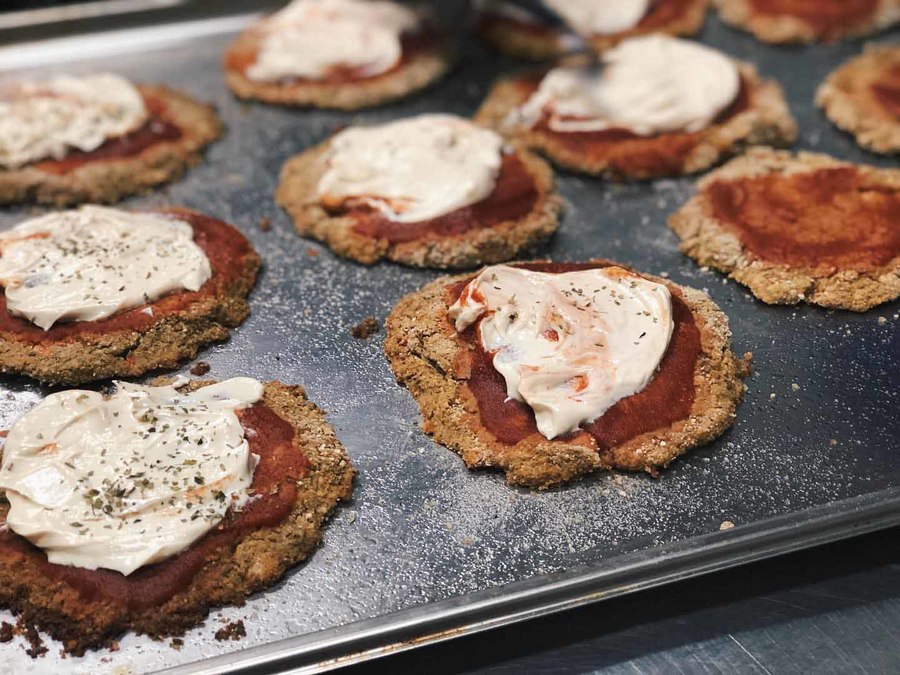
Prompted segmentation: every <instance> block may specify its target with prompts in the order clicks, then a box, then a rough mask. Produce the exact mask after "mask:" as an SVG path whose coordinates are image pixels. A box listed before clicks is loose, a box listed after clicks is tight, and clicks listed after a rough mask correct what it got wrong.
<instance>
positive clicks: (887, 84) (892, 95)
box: [872, 63, 900, 119]
mask: <svg viewBox="0 0 900 675" xmlns="http://www.w3.org/2000/svg"><path fill="white" fill-rule="evenodd" d="M872 93H874V94H875V98H877V99H878V102H879V103H880V104H881V105H882V107H883V108H884V109H885V110H886V111H887V112H888V113H889V114H890V115H893V116H894V117H896V118H898V119H900V63H897V64H895V65H893V66H891V67H890V68H888V69H887V70H885V72H884V73H882V75H881V77H880V78H879V79H878V81H877V82H875V83H874V84H873V85H872Z"/></svg>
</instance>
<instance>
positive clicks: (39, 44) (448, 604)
mask: <svg viewBox="0 0 900 675" xmlns="http://www.w3.org/2000/svg"><path fill="white" fill-rule="evenodd" d="M188 4H190V3H188ZM263 4H264V3H263V2H257V1H255V0H250V1H249V2H247V3H246V4H244V5H242V8H241V10H240V11H227V10H226V11H221V9H224V8H220V11H216V9H215V8H213V7H208V9H209V11H205V12H203V14H202V18H194V17H192V18H190V19H187V20H184V21H176V22H174V23H167V22H166V17H167V16H168V15H169V14H170V13H171V8H169V9H168V10H167V9H166V8H162V9H159V10H157V11H156V12H154V14H153V16H152V18H148V19H147V20H146V21H144V20H143V19H144V17H141V19H142V20H141V21H140V22H139V23H138V25H129V26H124V27H122V28H121V29H119V30H116V32H118V33H120V34H121V33H127V34H128V37H129V42H130V44H129V45H128V47H127V48H125V51H127V52H129V53H133V52H139V51H154V50H156V49H163V48H165V47H167V46H169V45H170V44H173V43H178V42H182V41H184V40H186V39H189V38H192V37H208V36H212V35H217V34H224V33H230V32H232V31H234V30H237V29H239V28H241V27H243V26H244V25H246V24H247V23H249V22H250V21H251V20H252V19H254V18H255V17H257V16H259V12H258V11H255V8H257V7H258V6H260V5H263ZM176 6H177V5H176ZM181 6H183V5H181ZM100 20H102V18H101V19H100ZM87 22H88V23H92V22H93V21H92V17H91V18H89V19H88V20H87ZM29 28H32V27H31V26H22V27H16V28H11V29H7V30H6V31H4V32H5V33H7V34H17V33H18V34H22V33H28V32H29ZM79 28H81V29H80V30H77V31H73V32H72V33H71V34H64V35H53V36H51V37H48V38H44V39H35V40H28V39H23V40H21V41H15V42H13V43H11V44H9V45H8V46H4V47H3V48H0V55H8V54H9V53H11V50H13V49H15V50H17V51H18V52H19V60H18V61H17V63H14V64H10V63H7V64H5V67H2V68H0V75H6V74H10V73H15V72H16V71H20V70H24V71H28V70H30V69H31V68H41V67H47V66H48V65H52V64H54V63H59V62H61V61H62V62H64V61H66V60H67V58H69V57H72V56H73V54H78V52H79V51H80V50H81V49H82V47H83V46H84V45H85V40H86V39H89V38H90V37H92V36H98V35H102V34H103V33H104V31H103V30H102V29H100V28H99V27H98V28H96V29H94V28H90V27H84V26H79ZM879 39H883V35H881V34H879V35H877V36H874V37H873V40H876V41H877V40H879ZM25 47H31V48H32V51H31V53H30V54H29V55H28V57H29V59H33V57H34V56H38V57H39V58H38V59H37V62H33V63H32V64H31V65H30V66H28V67H24V68H23V67H22V66H21V65H18V64H19V63H22V62H23V60H22V59H21V55H22V50H23V48H25ZM103 56H104V55H103V54H100V53H90V54H86V55H82V54H78V55H77V56H75V57H74V58H76V59H78V60H80V59H84V58H101V57H103ZM895 526H900V486H897V487H890V488H885V489H882V490H878V491H876V492H871V493H868V494H865V495H860V496H857V497H852V498H847V499H841V500H836V501H832V502H829V503H827V504H823V505H819V506H816V507H813V508H808V509H804V510H800V511H794V512H791V513H788V514H784V515H781V516H775V517H772V518H767V519H763V520H758V521H754V522H753V523H749V524H747V525H742V526H738V527H735V528H734V529H731V530H727V531H713V532H709V533H705V534H701V535H697V536H694V537H690V538H687V539H682V540H680V541H678V542H674V543H671V544H663V545H660V546H653V547H649V548H644V549H641V550H639V551H635V552H632V553H627V554H622V555H616V556H612V557H609V558H607V559H605V560H603V559H601V560H597V561H593V562H590V563H585V564H582V565H579V566H577V567H574V568H571V569H568V570H565V571H562V572H556V573H552V574H545V575H538V576H535V577H532V578H530V579H525V580H520V581H514V582H511V583H509V584H504V585H501V586H496V587H492V588H486V589H483V590H481V591H475V592H473V593H468V594H465V595H461V596H457V597H453V598H448V599H445V600H441V601H437V602H430V603H429V602H425V603H423V604H421V605H417V606H415V607H411V608H408V609H405V610H400V611H397V612H391V613H387V614H383V615H381V616H378V617H374V618H370V619H362V620H359V621H353V622H350V623H347V624H344V625H342V626H336V627H333V628H328V629H324V630H320V631H314V632H311V633H306V634H304V635H298V636H294V637H290V638H284V639H281V640H278V641H276V642H271V643H268V644H262V645H258V646H255V647H250V648H246V649H241V650H239V651H236V652H230V653H226V654H222V655H219V656H214V657H211V658H206V659H200V660H196V661H191V662H187V663H184V664H181V665H178V666H173V667H170V668H165V669H162V670H158V671H155V672H156V673H159V674H160V675H188V674H192V675H193V674H196V675H220V674H225V673H236V672H240V673H247V674H248V675H255V674H261V673H276V672H277V673H298V674H299V673H316V672H325V671H330V670H334V669H337V668H340V667H343V666H346V665H351V664H357V663H362V662H366V661H371V660H374V659H378V658H382V657H385V656H389V655H391V654H393V653H397V652H402V651H408V650H411V649H415V648H418V647H422V646H426V645H430V644H436V643H439V642H444V641H448V640H452V639H456V638H458V637H464V636H467V635H472V634H476V633H480V632H484V631H487V630H491V629H493V628H498V627H502V626H509V625H513V624H516V623H519V622H522V621H527V620H529V619H532V618H537V617H541V616H548V615H551V614H556V613H560V612H564V611H566V610H568V609H574V608H576V607H580V606H584V605H589V604H594V603H598V602H602V601H604V600H607V599H611V598H615V597H622V596H625V595H629V594H632V593H636V592H639V591H644V590H648V589H652V588H655V587H659V586H663V585H666V584H669V583H675V582H677V581H681V580H685V579H690V578H696V577H701V576H703V575H706V574H711V573H714V572H718V571H722V570H725V569H730V568H735V567H739V566H742V565H746V564H750V563H753V562H757V561H761V560H765V559H768V558H774V557H777V556H780V555H784V554H788V553H792V552H796V551H799V550H803V549H808V548H814V547H817V546H821V545H824V544H828V543H832V542H836V541H840V540H844V539H850V538H853V537H855V536H859V535H863V534H867V533H871V532H875V531H878V530H883V529H888V528H890V527H895Z"/></svg>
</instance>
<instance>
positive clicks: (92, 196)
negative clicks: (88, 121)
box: [0, 85, 222, 206]
mask: <svg viewBox="0 0 900 675" xmlns="http://www.w3.org/2000/svg"><path fill="white" fill-rule="evenodd" d="M137 89H138V91H140V92H141V94H142V95H143V96H144V97H145V98H147V99H151V100H153V101H154V102H158V103H160V104H161V106H162V109H161V111H160V112H159V113H157V114H158V116H159V117H160V118H162V119H163V120H165V121H166V122H168V123H170V124H172V125H174V126H176V127H178V129H179V130H180V131H181V135H180V136H179V137H178V138H176V139H171V140H168V139H167V140H161V141H159V142H156V143H153V144H152V145H150V146H149V147H147V148H144V149H143V150H142V151H140V152H139V153H137V154H133V155H127V156H122V157H112V158H102V159H97V160H89V153H88V156H87V157H86V158H85V159H88V160H89V161H86V162H85V163H82V164H80V165H79V166H77V167H74V168H72V169H70V170H67V171H65V172H63V173H55V172H52V171H49V170H45V169H42V168H41V162H35V163H34V164H30V165H27V166H24V167H20V168H18V169H0V204H14V203H19V202H33V203H38V204H53V205H55V206H67V205H71V204H81V203H85V202H92V203H97V204H111V203H113V202H117V201H119V200H120V199H123V198H125V197H128V196H130V195H134V194H138V193H140V192H144V191H146V190H149V189H150V188H153V187H156V186H157V185H161V184H163V183H168V182H170V181H172V180H175V179H176V178H178V177H180V176H181V175H182V174H183V173H184V172H185V170H186V169H187V168H188V167H190V166H193V165H195V164H198V163H199V162H200V159H201V157H202V155H201V151H202V150H203V148H205V147H206V146H207V145H209V144H210V143H212V142H213V141H214V140H216V139H217V138H219V136H221V135H222V124H221V122H220V121H219V118H218V116H217V115H216V113H215V111H214V110H213V108H212V106H209V105H205V104H203V103H198V102H197V101H195V100H194V99H192V98H190V97H189V96H186V95H185V94H182V93H180V92H177V91H173V90H172V89H169V88H167V87H163V86H155V85H137ZM64 159H65V158H64Z"/></svg>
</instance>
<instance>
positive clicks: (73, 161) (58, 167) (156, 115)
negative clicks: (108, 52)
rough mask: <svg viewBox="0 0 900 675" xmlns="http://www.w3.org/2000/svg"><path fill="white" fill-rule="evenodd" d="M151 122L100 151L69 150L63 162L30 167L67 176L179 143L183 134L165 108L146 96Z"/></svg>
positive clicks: (160, 102) (41, 163)
mask: <svg viewBox="0 0 900 675" xmlns="http://www.w3.org/2000/svg"><path fill="white" fill-rule="evenodd" d="M144 104H145V105H146V106H147V111H148V113H149V118H148V119H147V121H146V122H145V123H144V125H143V126H141V127H140V128H139V129H135V130H134V131H131V132H129V133H127V134H124V135H122V136H117V137H115V138H109V139H107V140H106V141H105V142H104V143H103V144H102V145H101V146H100V147H99V148H97V149H96V150H91V151H89V152H85V151H84V150H78V149H70V150H69V152H67V153H66V156H65V157H63V158H62V159H46V160H41V161H40V162H36V163H34V164H32V165H31V166H32V167H33V168H35V169H37V170H39V171H44V172H46V173H52V174H57V175H64V174H67V173H69V172H71V171H74V170H75V169H78V168H80V167H82V166H84V165H86V164H90V163H93V162H103V161H115V160H119V159H130V158H133V157H136V156H138V155H140V154H141V153H142V152H143V151H144V150H147V149H148V148H151V147H153V146H155V145H158V144H160V143H166V142H171V141H177V140H178V139H180V138H181V137H182V135H183V133H182V130H181V129H180V128H179V127H178V125H176V124H175V123H174V122H173V121H172V120H171V119H170V117H169V116H168V115H167V114H166V104H165V103H163V102H162V101H160V100H159V99H157V98H154V97H152V96H147V95H144Z"/></svg>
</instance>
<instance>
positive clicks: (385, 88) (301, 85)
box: [222, 26, 456, 110]
mask: <svg viewBox="0 0 900 675" xmlns="http://www.w3.org/2000/svg"><path fill="white" fill-rule="evenodd" d="M260 42H261V35H260V33H259V31H258V30H256V29H255V28H254V27H253V26H251V27H250V28H249V29H247V30H246V31H244V32H243V33H242V34H241V35H240V36H238V38H237V39H236V40H235V41H234V42H233V43H232V44H231V45H230V46H229V47H228V50H227V51H226V52H225V57H224V59H223V63H222V68H223V70H224V72H225V82H226V84H227V85H228V88H229V89H231V91H232V92H233V93H234V95H235V96H237V97H239V98H242V99H246V100H256V101H262V102H264V103H271V104H275V105H285V106H295V107H301V108H302V107H312V108H332V109H337V110H358V109H360V108H370V107H374V106H378V105H382V104H384V103H389V102H391V101H396V100H398V99H401V98H405V97H407V96H409V95H410V94H413V93H415V92H417V91H420V90H422V89H425V88H426V87H428V86H429V85H431V84H434V83H435V82H437V81H438V80H440V79H441V78H442V77H443V76H444V75H446V74H447V72H448V71H449V70H450V68H451V67H452V66H453V64H454V62H455V61H456V51H455V49H454V48H453V44H452V41H451V40H450V38H449V36H448V35H446V34H444V33H443V32H435V37H434V42H433V44H431V45H429V47H428V48H427V49H422V50H417V51H416V52H415V53H414V54H413V55H411V56H410V57H409V58H408V59H406V60H404V61H403V62H402V63H401V64H400V65H399V66H398V67H397V68H394V69H393V70H390V71H388V72H386V73H382V74H380V75H376V76H374V77H369V78H366V79H361V80H356V81H349V82H328V81H323V82H316V81H310V80H298V81H293V82H290V81H288V82H263V81H257V80H252V79H250V78H249V77H247V76H246V75H245V74H244V72H243V71H242V69H240V68H238V67H236V65H235V64H236V63H239V62H241V61H243V60H244V59H245V58H246V57H247V55H249V54H255V53H256V51H257V50H258V48H259V45H260Z"/></svg>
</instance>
